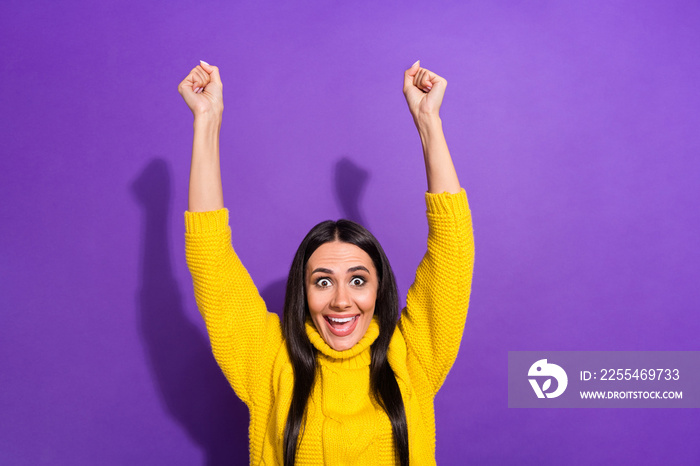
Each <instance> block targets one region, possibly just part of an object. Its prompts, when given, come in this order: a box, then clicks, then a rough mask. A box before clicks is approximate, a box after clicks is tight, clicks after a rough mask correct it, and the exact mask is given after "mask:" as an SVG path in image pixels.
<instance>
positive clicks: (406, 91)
mask: <svg viewBox="0 0 700 466" xmlns="http://www.w3.org/2000/svg"><path fill="white" fill-rule="evenodd" d="M446 87H447V80H445V78H442V77H440V76H438V75H436V74H435V73H433V72H432V71H429V70H426V69H425V68H421V67H420V60H418V61H417V62H415V63H414V64H413V65H412V66H411V67H410V68H409V69H407V70H406V71H405V72H404V75H403V95H404V96H405V97H406V103H408V109H409V110H410V111H411V115H413V119H414V120H415V121H416V122H417V121H418V120H419V119H422V118H424V117H439V116H440V105H441V104H442V98H443V96H444V95H445V88H446Z"/></svg>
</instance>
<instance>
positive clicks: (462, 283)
mask: <svg viewBox="0 0 700 466" xmlns="http://www.w3.org/2000/svg"><path fill="white" fill-rule="evenodd" d="M425 201H426V205H427V216H428V250H427V252H426V253H425V256H423V260H422V261H421V263H420V265H419V266H418V270H417V271H416V278H415V281H414V282H413V285H411V287H410V289H409V290H408V297H407V300H406V308H405V309H404V310H403V311H402V313H401V319H400V321H399V329H400V331H401V333H402V334H403V336H404V339H405V340H406V347H407V349H408V357H409V358H414V359H415V360H417V363H418V366H419V367H420V370H421V372H423V374H424V376H425V378H426V379H427V383H428V385H429V389H430V390H431V391H432V393H433V395H434V394H435V393H437V391H438V390H439V388H440V386H441V385H442V383H443V382H444V380H445V377H446V376H447V373H448V372H449V370H450V368H451V367H452V364H453V363H454V361H455V359H456V357H457V352H458V350H459V345H460V342H461V339H462V333H463V332H464V323H465V320H466V317H467V307H468V306H469V296H470V293H471V281H472V272H473V269H474V235H473V233H472V222H471V212H470V210H469V205H468V202H467V194H466V192H465V191H464V189H462V190H461V192H460V193H458V194H450V193H447V192H445V193H442V194H432V193H426V194H425Z"/></svg>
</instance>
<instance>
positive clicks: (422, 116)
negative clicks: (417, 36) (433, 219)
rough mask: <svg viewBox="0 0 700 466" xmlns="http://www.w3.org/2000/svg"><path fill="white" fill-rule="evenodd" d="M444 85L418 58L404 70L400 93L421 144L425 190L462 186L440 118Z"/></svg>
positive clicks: (455, 188) (455, 190)
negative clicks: (422, 66)
mask: <svg viewBox="0 0 700 466" xmlns="http://www.w3.org/2000/svg"><path fill="white" fill-rule="evenodd" d="M446 87H447V80H445V78H442V77H440V76H438V75H436V74H435V73H433V72H431V71H428V70H427V69H425V68H421V67H420V60H419V61H417V62H415V63H414V64H413V66H411V67H410V68H409V69H408V70H406V71H405V73H404V82H403V92H404V96H405V97H406V102H407V103H408V109H409V110H410V112H411V116H413V122H414V123H415V124H416V128H417V129H418V134H419V135H420V140H421V144H422V145H423V158H424V160H425V173H426V176H427V178H428V192H429V193H435V194H439V193H443V192H448V193H452V194H457V193H459V191H460V189H461V187H460V185H459V180H458V179H457V172H456V171H455V167H454V165H453V163H452V158H451V157H450V151H449V150H448V148H447V141H445V134H444V133H443V132H442V120H441V119H440V105H441V104H442V98H443V97H444V95H445V88H446Z"/></svg>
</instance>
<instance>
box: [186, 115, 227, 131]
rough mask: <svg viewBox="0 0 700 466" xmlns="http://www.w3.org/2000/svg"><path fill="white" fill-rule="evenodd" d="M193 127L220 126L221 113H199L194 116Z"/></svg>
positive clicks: (218, 127)
mask: <svg viewBox="0 0 700 466" xmlns="http://www.w3.org/2000/svg"><path fill="white" fill-rule="evenodd" d="M193 125H194V128H195V129H215V130H218V129H220V128H221V114H208V113H206V114H200V115H195V117H194V123H193Z"/></svg>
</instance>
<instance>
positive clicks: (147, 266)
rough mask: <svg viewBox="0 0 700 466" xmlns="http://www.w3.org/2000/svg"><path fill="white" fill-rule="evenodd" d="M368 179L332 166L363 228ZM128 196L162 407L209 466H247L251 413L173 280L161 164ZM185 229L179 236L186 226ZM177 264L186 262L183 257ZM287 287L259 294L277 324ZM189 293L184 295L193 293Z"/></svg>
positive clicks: (145, 326)
mask: <svg viewBox="0 0 700 466" xmlns="http://www.w3.org/2000/svg"><path fill="white" fill-rule="evenodd" d="M369 178H370V175H369V173H368V172H367V171H366V170H364V169H363V168H360V167H359V166H357V165H355V164H354V163H353V162H352V161H350V160H349V159H348V158H347V157H344V158H342V159H340V160H339V161H338V162H337V163H336V166H335V185H336V189H335V192H336V198H337V201H338V205H339V208H340V210H341V212H342V215H343V217H344V218H347V219H349V220H353V221H355V222H358V223H360V224H362V225H364V226H366V224H365V221H364V216H363V215H362V212H360V207H359V204H360V198H361V197H362V194H363V193H364V190H365V188H366V185H367V181H368V180H369ZM131 193H132V195H133V196H134V197H135V199H136V200H137V201H138V203H139V204H140V205H141V207H142V209H143V229H142V238H143V240H142V241H141V261H140V264H141V269H140V270H139V282H140V283H141V289H140V292H139V295H138V296H137V306H138V309H139V314H140V316H141V333H142V335H143V341H144V344H145V347H146V351H147V354H148V360H149V362H150V364H151V371H152V373H153V375H154V380H155V381H156V383H157V388H158V389H159V391H160V395H161V399H162V400H163V403H164V404H165V407H166V409H167V410H168V412H169V413H170V415H171V416H172V417H173V418H174V419H175V420H176V421H177V422H178V423H180V424H181V425H182V427H183V428H184V430H185V431H186V432H187V434H188V435H189V436H190V438H191V439H192V440H193V441H194V442H196V444H197V445H199V446H200V448H201V449H202V450H203V452H204V454H205V457H206V464H207V465H209V466H216V465H224V464H225V465H230V464H247V463H248V410H247V408H246V406H245V404H243V402H241V401H240V400H238V398H236V395H235V394H234V392H233V389H232V388H231V387H230V386H229V384H228V382H227V381H226V378H225V377H224V375H223V374H222V372H221V370H220V369H219V367H218V366H217V364H216V361H215V360H214V356H213V355H212V353H211V347H210V345H209V339H208V337H207V336H206V335H205V334H202V333H201V332H200V330H199V329H198V328H197V327H196V326H195V325H193V324H192V322H191V321H190V320H189V319H188V318H187V317H186V315H185V312H184V308H183V302H182V295H181V293H180V289H179V287H178V284H177V282H176V281H175V277H174V275H173V268H172V263H171V258H170V247H169V244H168V231H167V225H168V219H169V218H170V173H169V170H168V166H167V164H166V162H165V161H164V160H163V159H153V160H152V161H151V162H150V163H149V164H148V165H147V166H146V168H144V170H143V172H142V173H141V174H140V175H139V176H138V178H136V179H135V180H134V181H133V183H132V185H131ZM182 223H183V231H184V219H183V221H182ZM311 227H312V225H309V229H310V228H311ZM300 242H301V239H300ZM290 256H291V252H290ZM177 260H184V251H182V255H181V256H178V258H177ZM286 283H287V278H286V277H283V278H281V279H279V280H275V281H273V282H272V283H271V284H269V285H267V286H266V287H265V288H264V289H263V290H262V291H261V292H260V294H261V296H262V297H263V299H264V300H265V303H266V305H267V309H268V310H269V311H270V312H275V313H276V314H278V315H280V317H281V316H282V310H283V308H284V295H285V288H286ZM189 285H190V286H188V287H187V290H188V292H192V291H191V284H189Z"/></svg>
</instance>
